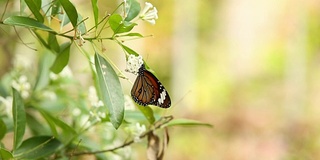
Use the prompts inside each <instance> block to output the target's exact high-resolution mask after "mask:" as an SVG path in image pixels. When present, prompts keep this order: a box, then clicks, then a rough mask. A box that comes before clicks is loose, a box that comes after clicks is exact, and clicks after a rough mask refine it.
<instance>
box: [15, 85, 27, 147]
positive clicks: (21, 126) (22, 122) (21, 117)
mask: <svg viewBox="0 0 320 160" xmlns="http://www.w3.org/2000/svg"><path fill="white" fill-rule="evenodd" d="M12 90H13V93H12V94H13V103H12V114H13V123H14V126H13V127H14V140H13V149H17V148H18V147H19V146H20V144H21V142H22V138H23V135H24V132H25V128H26V112H25V109H24V103H23V101H22V97H21V96H20V94H19V92H18V91H17V90H16V89H14V88H13V89H12Z"/></svg>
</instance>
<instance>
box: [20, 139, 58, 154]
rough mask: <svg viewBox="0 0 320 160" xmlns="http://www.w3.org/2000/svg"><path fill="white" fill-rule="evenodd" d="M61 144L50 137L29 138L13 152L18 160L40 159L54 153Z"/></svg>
mask: <svg viewBox="0 0 320 160" xmlns="http://www.w3.org/2000/svg"><path fill="white" fill-rule="evenodd" d="M61 146H62V143H61V142H60V141H59V140H57V139H56V138H54V137H52V136H38V137H31V138H29V139H27V140H25V141H24V142H23V143H22V144H21V146H20V147H19V148H18V149H17V150H15V152H14V156H15V157H17V158H18V159H40V158H43V157H46V156H49V155H51V154H53V153H55V152H56V151H57V150H58V149H59V148H60V147H61Z"/></svg>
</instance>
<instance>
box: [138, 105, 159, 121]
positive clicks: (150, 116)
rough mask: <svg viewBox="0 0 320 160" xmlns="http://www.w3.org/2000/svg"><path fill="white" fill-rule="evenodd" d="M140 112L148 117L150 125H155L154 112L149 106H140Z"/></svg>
mask: <svg viewBox="0 0 320 160" xmlns="http://www.w3.org/2000/svg"><path fill="white" fill-rule="evenodd" d="M138 108H139V110H140V112H141V113H142V114H143V115H144V117H146V119H147V120H148V122H149V123H150V124H153V123H154V121H155V118H154V114H153V110H152V109H151V108H150V107H149V106H138Z"/></svg>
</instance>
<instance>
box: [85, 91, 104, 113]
mask: <svg viewBox="0 0 320 160" xmlns="http://www.w3.org/2000/svg"><path fill="white" fill-rule="evenodd" d="M88 100H89V102H90V104H91V106H92V107H96V108H99V107H102V106H103V102H102V101H101V100H99V98H98V95H97V91H96V88H94V87H93V86H90V87H89V93H88Z"/></svg>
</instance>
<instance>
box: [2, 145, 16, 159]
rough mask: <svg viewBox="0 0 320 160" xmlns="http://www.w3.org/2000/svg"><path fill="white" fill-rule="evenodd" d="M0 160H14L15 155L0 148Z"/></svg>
mask: <svg viewBox="0 0 320 160" xmlns="http://www.w3.org/2000/svg"><path fill="white" fill-rule="evenodd" d="M0 159H13V155H12V154H11V152H9V151H8V150H6V149H4V148H2V147H1V146H0Z"/></svg>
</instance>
